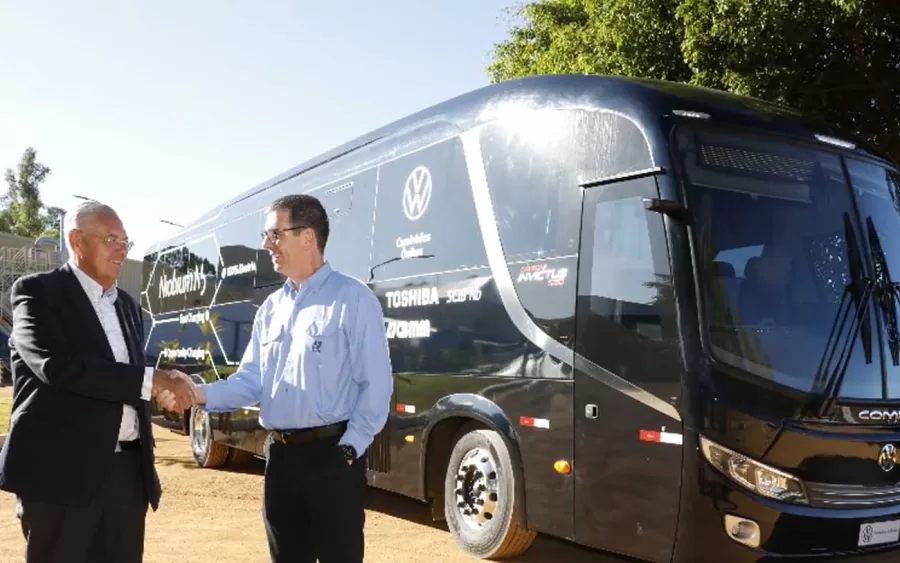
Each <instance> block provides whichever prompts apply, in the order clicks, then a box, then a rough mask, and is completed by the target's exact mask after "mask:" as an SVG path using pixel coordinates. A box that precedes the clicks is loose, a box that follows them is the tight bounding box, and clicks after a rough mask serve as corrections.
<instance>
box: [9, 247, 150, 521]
mask: <svg viewBox="0 0 900 563" xmlns="http://www.w3.org/2000/svg"><path fill="white" fill-rule="evenodd" d="M11 301H12V307H13V332H12V338H11V349H12V351H11V359H12V372H13V382H14V383H13V410H12V416H11V417H10V428H9V435H8V436H7V437H6V443H5V444H4V445H3V448H2V449H0V489H3V490H5V491H9V492H12V493H15V494H17V495H18V496H20V497H22V498H24V499H30V500H39V501H46V502H54V503H59V504H82V503H86V502H88V501H89V500H90V499H91V498H92V497H93V496H94V495H95V494H96V493H97V491H98V489H99V487H100V486H101V484H102V483H103V482H104V480H105V479H106V478H107V475H108V473H109V471H110V468H111V465H112V463H113V460H114V456H116V455H120V454H116V453H115V446H116V442H117V441H118V434H119V426H120V424H121V421H122V405H123V404H129V405H132V406H133V407H135V409H136V410H137V413H138V421H139V429H140V434H141V456H142V461H143V463H142V465H143V476H144V483H145V490H146V491H147V500H148V502H149V503H150V505H151V506H152V507H153V509H154V510H156V508H157V507H158V505H159V497H160V486H159V478H158V476H157V474H156V468H155V467H154V459H153V433H152V432H153V431H152V427H151V424H150V403H149V402H147V401H143V400H141V386H142V384H143V377H144V365H145V357H144V346H143V339H144V335H143V326H144V325H143V312H142V311H141V309H140V307H139V306H138V305H137V303H136V302H135V300H134V298H132V297H131V296H130V295H128V294H127V293H125V292H124V291H122V290H121V289H119V291H118V298H117V299H116V303H115V307H116V312H117V313H118V317H119V322H120V323H121V326H122V331H123V333H124V336H125V341H126V343H127V345H128V351H129V353H130V356H131V359H132V361H131V363H130V364H124V363H118V362H116V360H115V358H114V356H113V352H112V349H111V348H110V346H109V342H108V341H107V338H106V334H105V333H104V332H103V327H102V326H101V324H100V320H99V319H98V318H97V313H96V312H95V311H94V308H93V306H92V305H91V302H90V301H89V299H88V297H87V295H86V294H85V292H84V289H83V288H82V287H81V284H80V283H79V281H78V278H76V277H75V274H74V272H72V269H71V267H70V266H69V265H68V264H67V265H65V266H62V267H60V268H58V269H56V270H52V271H49V272H42V273H39V274H32V275H29V276H25V277H22V278H19V279H18V280H17V281H16V282H15V284H14V285H13V287H12V294H11Z"/></svg>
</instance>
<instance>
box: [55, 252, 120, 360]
mask: <svg viewBox="0 0 900 563" xmlns="http://www.w3.org/2000/svg"><path fill="white" fill-rule="evenodd" d="M59 271H60V274H61V275H62V278H63V280H64V283H65V285H66V291H65V292H64V296H65V298H66V299H69V300H70V301H71V303H72V306H73V307H74V308H75V314H76V315H78V317H79V318H81V319H84V324H85V325H86V328H87V330H88V332H90V334H91V337H92V338H93V339H94V342H95V343H96V344H97V346H98V347H99V349H100V350H102V351H103V354H104V355H105V356H106V358H107V359H109V360H115V356H114V355H113V351H112V348H111V347H110V345H109V340H107V338H106V332H104V331H103V325H101V324H100V319H99V318H98V317H97V311H95V310H94V306H93V305H92V304H91V301H90V299H88V296H87V293H85V291H84V288H83V287H81V283H80V282H79V281H78V278H77V277H75V272H73V271H72V268H71V267H70V266H69V265H68V264H65V265H63V266H62V267H60V269H59Z"/></svg>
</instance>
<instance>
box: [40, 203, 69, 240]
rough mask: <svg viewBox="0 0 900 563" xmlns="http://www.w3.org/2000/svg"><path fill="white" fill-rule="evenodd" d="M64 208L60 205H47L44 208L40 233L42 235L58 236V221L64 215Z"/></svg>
mask: <svg viewBox="0 0 900 563" xmlns="http://www.w3.org/2000/svg"><path fill="white" fill-rule="evenodd" d="M65 213H66V210H65V209H63V208H62V207H53V206H49V205H48V206H47V207H45V208H44V223H45V226H44V232H43V233H41V236H43V237H58V236H59V226H60V224H59V222H60V219H61V218H62V217H63V215H65Z"/></svg>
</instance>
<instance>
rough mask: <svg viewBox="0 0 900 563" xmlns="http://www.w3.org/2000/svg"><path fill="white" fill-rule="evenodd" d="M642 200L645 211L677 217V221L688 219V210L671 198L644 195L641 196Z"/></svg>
mask: <svg viewBox="0 0 900 563" xmlns="http://www.w3.org/2000/svg"><path fill="white" fill-rule="evenodd" d="M643 201H644V209H646V210H647V211H653V212H655V213H662V214H663V215H668V216H669V217H672V218H673V219H678V220H679V221H687V220H688V210H687V209H685V207H684V206H683V205H681V203H679V202H677V201H672V200H671V199H657V198H653V197H645V198H643Z"/></svg>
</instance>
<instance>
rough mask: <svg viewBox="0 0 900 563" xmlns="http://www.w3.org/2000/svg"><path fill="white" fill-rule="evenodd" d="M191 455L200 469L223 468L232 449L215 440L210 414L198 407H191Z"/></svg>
mask: <svg viewBox="0 0 900 563" xmlns="http://www.w3.org/2000/svg"><path fill="white" fill-rule="evenodd" d="M190 412H191V415H190V416H191V418H190V436H191V453H192V454H193V455H194V461H196V462H197V465H199V466H200V467H221V466H223V465H225V463H226V462H227V461H228V454H229V453H231V452H230V448H229V447H228V446H226V445H224V444H218V443H216V442H215V441H214V440H213V433H212V428H211V427H210V423H209V413H207V412H206V411H205V410H203V409H201V408H199V407H198V406H197V405H194V406H193V407H191V411H190Z"/></svg>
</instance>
